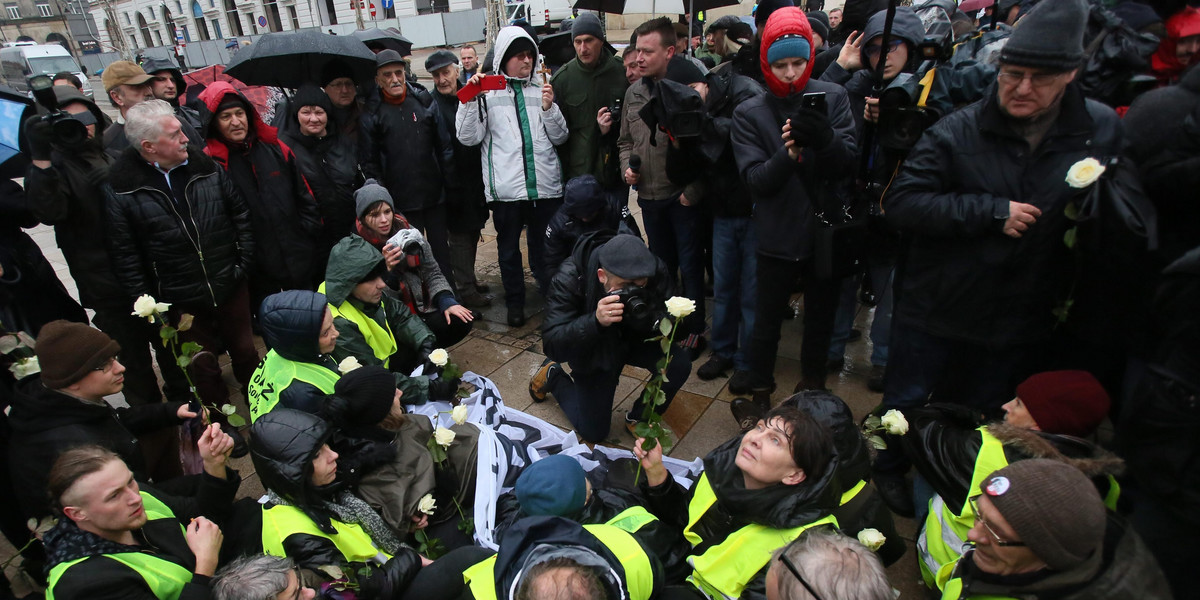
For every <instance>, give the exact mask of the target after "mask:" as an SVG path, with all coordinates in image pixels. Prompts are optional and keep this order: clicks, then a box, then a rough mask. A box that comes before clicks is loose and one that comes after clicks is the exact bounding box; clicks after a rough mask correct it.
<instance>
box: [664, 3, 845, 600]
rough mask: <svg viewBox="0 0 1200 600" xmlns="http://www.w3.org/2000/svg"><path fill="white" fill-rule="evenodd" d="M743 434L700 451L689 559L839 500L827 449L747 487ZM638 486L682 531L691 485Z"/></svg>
mask: <svg viewBox="0 0 1200 600" xmlns="http://www.w3.org/2000/svg"><path fill="white" fill-rule="evenodd" d="M801 16H803V13H801ZM743 436H744V434H742V435H737V436H734V437H733V438H732V439H730V440H728V441H726V442H725V443H723V444H721V445H720V446H717V447H716V448H714V449H713V450H712V452H709V453H708V456H705V457H704V473H705V475H706V476H707V477H708V481H709V484H710V485H711V486H712V489H713V492H714V493H715V495H716V497H717V501H716V502H715V503H714V504H713V505H712V506H711V507H710V508H709V509H708V510H707V511H706V512H705V513H704V514H703V515H702V516H701V517H700V518H699V520H698V521H696V523H695V525H693V526H692V531H694V532H695V533H696V534H698V535H699V536H700V539H701V540H703V541H702V542H701V543H700V545H697V546H694V547H693V548H692V549H691V555H690V556H689V557H688V559H689V560H690V559H691V558H692V557H695V556H700V555H701V554H703V553H704V552H705V551H706V550H708V549H709V548H711V547H712V546H715V545H717V544H720V543H721V542H723V541H724V540H725V538H727V537H728V536H729V535H730V534H732V533H734V532H735V531H737V530H739V529H741V528H742V527H745V526H747V525H750V524H758V525H764V526H767V527H771V528H774V529H790V528H793V527H800V526H804V525H808V524H810V523H812V522H814V521H818V520H820V519H822V518H824V517H826V516H828V515H830V514H831V513H832V512H833V510H834V509H836V508H837V506H838V499H839V497H840V496H841V494H842V491H843V490H841V489H840V488H839V487H838V483H837V481H838V480H837V471H838V465H839V458H838V455H837V453H836V451H834V452H831V453H830V462H829V464H828V465H826V467H825V470H824V471H823V472H822V473H821V476H820V477H819V478H814V479H806V480H805V481H803V482H801V483H799V484H796V485H784V484H782V483H778V484H775V485H772V486H770V487H767V488H763V489H757V490H751V489H747V488H746V485H745V480H744V478H743V475H742V470H741V469H740V468H738V466H737V463H736V461H737V455H738V451H739V449H740V447H741V442H742V437H743ZM642 481H645V480H642ZM640 487H641V491H642V493H643V495H644V496H645V498H646V508H647V509H648V510H649V511H650V512H651V513H653V514H654V516H656V517H658V518H659V519H660V520H662V521H663V523H664V524H666V525H669V526H672V527H674V528H675V529H676V530H678V531H681V532H682V531H683V530H684V528H685V527H686V526H687V525H688V519H689V518H690V517H689V513H688V508H689V504H690V503H691V500H692V494H693V493H694V492H695V486H692V488H691V489H689V490H685V489H684V488H683V486H681V485H679V483H677V482H676V481H675V479H674V478H672V477H668V478H667V480H666V481H664V482H663V483H662V484H660V485H658V486H656V487H649V486H648V485H647V484H645V483H642V484H641V486H640ZM664 567H665V569H666V572H667V580H668V581H682V580H683V579H684V578H685V577H687V576H688V575H689V574H690V573H691V572H692V567H691V564H690V563H689V562H687V561H684V562H681V563H676V564H669V565H664ZM769 568H770V564H768V565H766V566H764V567H763V568H762V569H761V570H760V571H759V572H758V573H755V574H754V575H753V577H751V578H750V579H749V582H748V583H747V584H746V587H745V588H744V589H743V591H742V595H741V598H742V599H743V600H763V599H764V598H766V577H767V570H768V569H769Z"/></svg>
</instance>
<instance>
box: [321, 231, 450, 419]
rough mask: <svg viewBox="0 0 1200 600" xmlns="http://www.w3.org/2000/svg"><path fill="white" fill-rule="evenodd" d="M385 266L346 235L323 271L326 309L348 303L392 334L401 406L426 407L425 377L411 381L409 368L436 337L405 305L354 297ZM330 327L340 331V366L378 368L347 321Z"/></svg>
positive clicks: (371, 248)
mask: <svg viewBox="0 0 1200 600" xmlns="http://www.w3.org/2000/svg"><path fill="white" fill-rule="evenodd" d="M381 262H383V255H382V254H380V253H379V250H377V249H376V248H375V247H374V246H372V245H371V244H370V243H369V242H367V241H366V240H364V239H362V238H361V237H358V236H357V235H349V236H347V237H345V238H343V239H342V241H340V242H338V244H337V245H336V246H334V247H333V250H332V251H331V252H330V253H329V267H328V268H327V269H325V283H323V284H322V285H323V286H324V287H323V290H324V293H325V296H326V298H328V301H329V305H330V306H332V307H338V306H341V305H342V303H343V302H349V303H350V304H352V305H353V306H354V307H355V308H357V309H358V310H360V311H362V313H363V314H364V315H366V316H367V317H368V318H370V319H371V320H373V321H375V322H376V323H378V324H379V325H380V326H381V327H384V328H385V329H390V330H391V332H392V337H393V338H394V340H395V342H396V353H395V354H393V355H392V357H391V361H390V363H389V366H391V367H393V373H392V374H393V375H394V376H395V378H396V387H397V388H399V389H400V390H401V391H403V392H404V396H402V397H401V399H402V400H403V401H404V403H405V404H424V403H425V402H426V401H427V400H428V399H429V378H428V377H424V376H422V377H409V376H408V375H407V374H408V373H409V370H408V369H407V367H408V366H411V365H414V364H415V363H416V362H417V361H419V360H420V359H421V357H422V356H425V355H428V354H429V352H430V351H431V350H433V347H434V345H435V344H436V341H437V337H436V336H434V334H433V332H432V331H430V330H429V327H428V326H426V325H425V322H424V321H422V320H421V318H420V317H418V316H417V315H415V314H413V312H412V311H410V310H409V309H408V307H407V306H405V305H404V304H402V303H400V302H397V301H396V300H395V299H393V298H390V297H388V296H387V295H386V294H385V295H384V297H383V302H381V303H380V304H374V305H372V304H367V303H366V302H363V301H362V300H359V299H358V298H355V297H353V295H352V294H353V293H354V286H356V285H358V284H359V282H361V281H362V280H363V278H364V277H366V276H367V275H368V274H370V273H371V271H374V270H375V269H376V268H378V267H379V265H380V263H381ZM333 326H334V327H336V328H337V330H338V339H337V345H336V346H335V347H334V349H333V353H332V354H333V360H335V361H337V362H339V363H340V362H341V361H342V360H344V359H345V358H347V357H350V356H353V357H355V358H356V359H358V362H359V364H363V365H382V364H383V361H382V360H380V359H379V358H378V357H376V356H375V351H374V350H372V348H371V346H370V344H368V343H367V339H366V337H365V336H364V334H363V332H362V331H360V330H359V328H358V325H356V324H355V323H354V322H352V321H350V320H349V319H347V318H345V317H342V316H337V317H334V318H333Z"/></svg>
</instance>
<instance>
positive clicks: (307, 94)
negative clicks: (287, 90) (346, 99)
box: [292, 83, 333, 113]
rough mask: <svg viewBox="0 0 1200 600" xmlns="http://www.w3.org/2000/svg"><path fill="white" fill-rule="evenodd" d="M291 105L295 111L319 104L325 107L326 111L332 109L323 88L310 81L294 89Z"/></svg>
mask: <svg viewBox="0 0 1200 600" xmlns="http://www.w3.org/2000/svg"><path fill="white" fill-rule="evenodd" d="M292 106H295V107H296V112H300V109H301V108H304V107H305V106H319V107H321V108H323V109H325V112H326V113H328V112H329V111H330V110H332V109H333V104H332V103H330V102H329V95H328V94H326V93H325V90H323V89H321V88H319V87H317V86H315V85H313V84H311V83H306V84H304V85H302V86H300V89H298V90H296V94H295V95H294V96H292Z"/></svg>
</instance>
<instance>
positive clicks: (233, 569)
mask: <svg viewBox="0 0 1200 600" xmlns="http://www.w3.org/2000/svg"><path fill="white" fill-rule="evenodd" d="M299 573H300V571H299V569H297V568H296V563H295V562H294V561H292V559H290V558H279V557H276V556H269V555H266V554H259V555H257V556H242V557H239V558H236V559H234V560H233V562H231V563H229V564H228V565H225V566H224V567H222V568H221V570H220V571H217V576H216V577H215V578H214V579H213V585H212V597H213V600H312V599H313V598H314V597H316V595H317V594H316V592H315V591H314V590H313V589H312V588H309V587H305V586H304V582H303V581H300V577H299Z"/></svg>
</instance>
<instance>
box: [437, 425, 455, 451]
mask: <svg viewBox="0 0 1200 600" xmlns="http://www.w3.org/2000/svg"><path fill="white" fill-rule="evenodd" d="M433 439H434V441H436V442H437V443H438V445H440V446H441V447H443V448H449V447H450V444H451V443H453V442H454V432H453V431H450V430H449V429H446V428H445V427H438V428H437V429H436V430H434V432H433Z"/></svg>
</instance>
